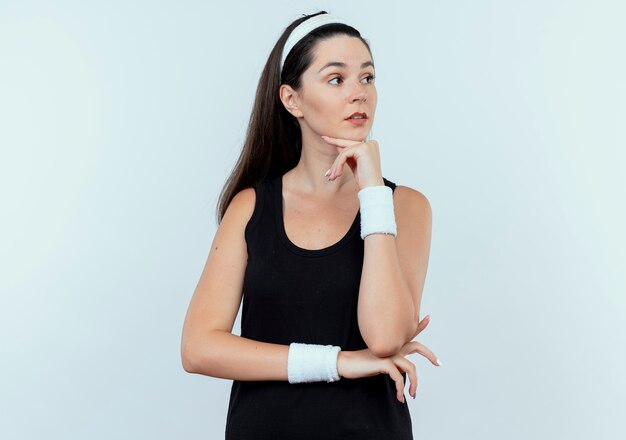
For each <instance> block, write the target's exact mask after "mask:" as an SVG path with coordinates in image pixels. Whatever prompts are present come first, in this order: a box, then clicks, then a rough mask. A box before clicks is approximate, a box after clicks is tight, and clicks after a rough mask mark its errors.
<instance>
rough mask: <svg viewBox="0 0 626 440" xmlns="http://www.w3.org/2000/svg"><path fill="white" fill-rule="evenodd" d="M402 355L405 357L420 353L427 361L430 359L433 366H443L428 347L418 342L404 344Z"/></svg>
mask: <svg viewBox="0 0 626 440" xmlns="http://www.w3.org/2000/svg"><path fill="white" fill-rule="evenodd" d="M400 353H402V354H403V356H406V355H408V354H413V353H419V354H421V355H422V356H424V357H425V358H426V359H428V360H429V361H430V362H431V363H432V364H433V365H437V366H441V363H440V362H439V360H438V359H437V356H435V354H434V353H433V352H432V351H431V350H430V349H429V348H428V347H426V346H425V345H423V344H421V343H419V342H417V341H411V342H407V343H406V344H404V346H403V347H402V349H401V350H400Z"/></svg>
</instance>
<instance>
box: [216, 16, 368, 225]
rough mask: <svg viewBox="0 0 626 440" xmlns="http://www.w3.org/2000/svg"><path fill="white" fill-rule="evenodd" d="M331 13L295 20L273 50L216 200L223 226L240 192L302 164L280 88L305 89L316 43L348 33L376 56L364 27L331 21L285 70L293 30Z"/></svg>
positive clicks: (304, 42)
mask: <svg viewBox="0 0 626 440" xmlns="http://www.w3.org/2000/svg"><path fill="white" fill-rule="evenodd" d="M326 13H327V12H326V11H320V12H317V13H315V14H311V15H304V16H303V17H302V18H298V19H297V20H295V21H294V22H292V23H291V24H290V25H289V26H287V28H286V29H285V31H284V32H283V34H282V35H281V36H280V38H279V39H278V41H277V42H276V45H274V48H273V49H272V51H271V52H270V55H269V57H268V59H267V62H266V63H265V67H264V68H263V71H262V72H261V77H260V79H259V84H258V86H257V89H256V96H255V99H254V105H253V107H252V114H251V115H250V122H249V123H248V129H247V132H246V138H245V141H244V145H243V149H242V150H241V154H240V156H239V159H238V160H237V162H236V164H235V166H234V167H233V170H232V172H231V174H230V176H229V177H228V179H227V180H226V183H225V184H224V187H223V188H222V191H221V192H220V196H219V199H218V203H217V223H218V224H220V223H221V221H222V218H223V217H224V213H225V212H226V209H227V208H228V205H229V204H230V202H231V201H232V199H233V197H235V195H236V194H237V193H238V192H239V191H241V190H243V189H245V188H249V187H254V186H256V185H257V184H258V183H260V182H262V181H264V180H267V179H272V178H274V177H276V176H279V175H280V176H282V175H283V174H284V173H286V172H287V171H289V170H290V169H292V168H293V167H295V166H296V165H297V164H298V161H299V160H300V153H301V151H302V132H301V131H300V125H299V124H298V121H297V119H296V118H295V117H294V116H293V115H292V114H291V113H289V112H288V111H287V110H286V109H285V107H284V106H283V103H282V102H281V100H280V97H279V88H280V86H281V85H282V84H287V85H289V86H291V87H292V88H293V89H294V90H296V91H298V90H300V87H301V77H302V74H303V73H304V71H305V70H306V69H308V67H309V66H310V64H311V62H312V61H313V50H314V48H315V45H316V44H317V43H318V42H319V41H321V40H325V39H328V38H331V37H333V36H335V35H348V36H351V37H356V38H360V39H361V41H362V42H363V44H365V46H366V47H367V50H368V51H369V52H370V55H371V50H370V46H369V44H368V42H367V40H365V39H364V38H363V37H362V36H361V34H360V33H359V31H357V30H356V29H355V28H353V27H352V26H348V25H346V24H343V23H330V24H325V25H323V26H320V27H318V28H316V29H314V30H313V31H311V32H310V33H309V34H307V35H306V36H305V37H304V38H302V39H301V40H300V41H299V42H298V43H297V44H296V45H295V46H294V47H293V49H292V50H291V51H290V52H289V54H288V55H287V58H286V59H285V64H284V66H283V71H282V73H281V71H280V60H281V56H282V51H283V47H284V46H285V42H286V41H287V39H288V38H289V35H290V34H291V31H292V30H293V29H294V28H295V27H297V26H298V25H299V24H300V23H302V22H303V21H305V20H307V19H309V18H311V17H315V16H316V15H319V14H326Z"/></svg>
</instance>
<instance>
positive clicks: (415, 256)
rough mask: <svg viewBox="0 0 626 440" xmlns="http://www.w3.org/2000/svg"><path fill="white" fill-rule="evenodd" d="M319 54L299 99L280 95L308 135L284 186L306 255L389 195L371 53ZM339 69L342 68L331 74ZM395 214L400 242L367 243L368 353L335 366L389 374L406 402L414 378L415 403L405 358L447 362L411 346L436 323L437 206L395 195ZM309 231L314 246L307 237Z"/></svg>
mask: <svg viewBox="0 0 626 440" xmlns="http://www.w3.org/2000/svg"><path fill="white" fill-rule="evenodd" d="M314 54H315V55H314V59H313V62H312V64H311V66H310V67H309V68H308V69H307V70H306V71H305V72H304V73H303V76H302V86H301V89H300V90H294V89H293V88H291V87H290V86H288V85H283V86H281V88H280V98H281V101H282V102H283V104H284V106H285V108H286V109H287V110H288V111H289V112H290V113H291V114H292V115H293V116H295V117H296V118H297V120H298V122H299V124H300V128H301V130H302V155H301V157H300V161H299V163H298V165H297V166H296V167H295V168H294V169H292V170H290V171H289V172H287V173H286V174H285V175H284V178H283V197H284V216H285V218H284V223H285V229H286V232H287V234H288V236H289V237H290V240H291V241H292V242H294V243H295V244H296V245H298V246H300V247H303V248H306V249H310V248H313V249H319V248H323V247H327V246H330V245H331V244H332V243H335V242H336V241H338V240H339V239H340V238H341V237H342V236H343V235H344V234H345V231H346V230H347V229H348V228H349V225H350V223H351V221H352V219H353V218H354V216H355V215H356V212H357V210H358V209H359V205H358V197H357V193H358V191H360V190H361V189H363V188H366V187H368V186H374V185H384V181H383V178H382V170H381V161H380V154H379V144H378V142H377V141H376V140H370V141H365V139H366V138H367V135H368V133H369V131H370V130H371V127H372V124H373V121H374V116H375V111H376V102H377V91H376V86H375V84H374V75H375V72H374V66H373V65H368V64H369V63H371V62H372V59H371V56H370V53H369V51H368V50H367V47H366V46H365V45H364V44H363V43H362V42H361V41H360V40H359V39H358V38H354V37H349V36H345V35H342V36H336V37H333V38H330V39H327V40H325V41H321V42H319V43H318V44H317V46H316V47H315V51H314ZM337 61H338V62H341V63H343V64H344V65H343V66H330V67H326V68H325V66H327V65H328V63H330V62H337ZM354 112H363V113H366V114H367V116H368V119H367V122H366V123H365V124H363V125H354V124H352V123H350V122H347V121H346V120H345V119H346V118H347V117H349V116H350V115H351V114H352V113H354ZM346 165H347V167H346ZM322 170H324V172H325V173H322V172H321V171H322ZM394 209H395V215H396V221H397V226H398V236H397V237H393V236H391V235H383V234H373V235H370V236H367V237H366V238H365V260H364V267H363V276H362V282H361V286H360V290H359V328H360V329H361V333H362V334H363V337H364V340H365V341H366V343H367V345H368V347H369V348H368V349H366V350H360V351H353V352H344V351H342V352H340V354H339V358H338V364H337V365H338V371H339V374H340V375H341V376H342V377H348V378H356V377H364V376H371V375H375V374H380V373H387V374H389V375H390V377H391V378H392V379H393V380H394V381H395V382H396V387H397V391H398V400H400V401H401V402H404V396H403V393H402V390H403V388H404V383H403V380H402V376H401V375H400V371H404V372H406V373H407V374H408V375H409V378H410V380H411V387H410V389H409V393H410V394H411V396H413V397H415V391H416V387H417V376H416V374H415V365H414V364H413V363H411V362H410V361H408V360H407V359H406V358H405V356H407V355H408V354H411V353H420V354H422V355H424V356H425V357H426V358H428V359H429V360H430V361H431V362H432V363H433V364H434V365H440V362H438V360H437V358H436V357H435V356H434V354H433V353H432V351H430V350H429V349H428V348H427V347H425V346H423V345H422V344H420V343H419V342H417V341H411V340H412V339H413V338H414V337H415V336H416V335H417V334H419V332H420V331H422V330H423V329H424V328H425V327H426V325H428V322H429V317H426V318H424V319H423V320H421V321H420V320H419V305H420V302H421V295H422V290H423V283H424V278H425V274H426V268H427V263H428V254H429V249H430V230H431V210H430V204H429V203H428V200H427V199H426V197H425V196H424V195H423V194H421V193H419V192H418V191H416V190H414V189H412V188H409V187H405V186H398V187H397V188H396V191H395V192H394ZM312 228H314V229H313V230H316V234H315V236H314V237H310V236H309V235H307V234H306V231H310V230H312ZM298 231H301V232H298ZM402 231H406V232H405V233H401V232H402Z"/></svg>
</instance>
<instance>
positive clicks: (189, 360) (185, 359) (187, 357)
mask: <svg viewBox="0 0 626 440" xmlns="http://www.w3.org/2000/svg"><path fill="white" fill-rule="evenodd" d="M193 353H194V350H193V347H191V346H190V345H189V344H185V343H183V345H182V347H181V350H180V358H181V362H182V364H183V370H185V371H186V372H187V373H196V368H195V361H194V358H195V357H194V355H193Z"/></svg>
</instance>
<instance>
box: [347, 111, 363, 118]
mask: <svg viewBox="0 0 626 440" xmlns="http://www.w3.org/2000/svg"><path fill="white" fill-rule="evenodd" d="M348 119H367V113H363V112H354V113H352V114H351V115H350V116H348V117H347V118H346V120H348Z"/></svg>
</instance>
